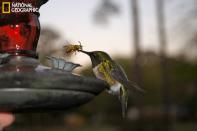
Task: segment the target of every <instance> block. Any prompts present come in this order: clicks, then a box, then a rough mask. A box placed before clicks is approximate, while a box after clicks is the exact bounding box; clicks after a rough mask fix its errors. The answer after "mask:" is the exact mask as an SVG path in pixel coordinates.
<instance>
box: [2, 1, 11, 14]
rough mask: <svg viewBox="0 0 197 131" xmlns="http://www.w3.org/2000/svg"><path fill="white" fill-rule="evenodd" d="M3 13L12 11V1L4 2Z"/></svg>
mask: <svg viewBox="0 0 197 131" xmlns="http://www.w3.org/2000/svg"><path fill="white" fill-rule="evenodd" d="M1 9H2V13H4V14H8V13H11V11H10V2H2V8H1Z"/></svg>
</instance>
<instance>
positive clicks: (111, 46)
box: [40, 0, 176, 63]
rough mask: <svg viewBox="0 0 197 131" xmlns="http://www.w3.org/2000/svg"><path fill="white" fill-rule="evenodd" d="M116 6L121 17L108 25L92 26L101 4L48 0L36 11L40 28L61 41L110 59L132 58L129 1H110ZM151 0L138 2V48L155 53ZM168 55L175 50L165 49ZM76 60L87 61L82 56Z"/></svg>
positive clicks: (96, 0)
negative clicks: (56, 34) (78, 44)
mask: <svg viewBox="0 0 197 131" xmlns="http://www.w3.org/2000/svg"><path fill="white" fill-rule="evenodd" d="M114 1H116V2H117V3H119V4H120V7H121V14H120V15H119V16H115V17H113V18H112V19H111V20H110V23H109V24H108V25H103V26H100V25H97V24H95V23H94V22H93V12H94V11H95V10H96V7H97V6H98V4H99V3H100V2H101V0H49V2H48V3H47V4H45V5H43V6H42V7H41V9H40V14H41V16H40V22H41V26H42V27H47V26H48V27H52V28H54V29H55V30H57V31H59V32H60V33H61V35H62V37H63V38H64V39H65V40H71V41H73V42H78V41H81V43H82V44H83V46H84V49H85V50H88V51H93V50H102V51H106V52H108V53H109V54H110V55H112V56H113V57H116V56H131V55H133V52H134V51H133V39H132V36H133V34H132V18H131V10H130V5H129V4H130V0H121V1H120V0H114ZM154 5H155V0H139V12H140V21H141V23H140V25H141V27H140V30H141V39H140V42H141V47H142V49H143V50H154V51H156V52H158V49H159V44H158V39H157V23H156V18H155V15H156V14H155V12H156V10H155V6H154ZM169 48H170V49H169V50H171V52H173V51H175V50H176V48H173V46H172V47H169ZM76 60H77V61H79V62H82V63H86V62H87V61H88V59H87V57H86V56H84V55H79V56H78V57H76Z"/></svg>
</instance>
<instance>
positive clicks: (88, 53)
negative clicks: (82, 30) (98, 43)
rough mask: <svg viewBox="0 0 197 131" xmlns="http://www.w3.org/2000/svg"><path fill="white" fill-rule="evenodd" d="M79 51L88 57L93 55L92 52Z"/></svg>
mask: <svg viewBox="0 0 197 131" xmlns="http://www.w3.org/2000/svg"><path fill="white" fill-rule="evenodd" d="M78 51H80V52H82V53H85V54H87V55H89V56H90V55H91V54H92V53H91V52H87V51H83V50H78Z"/></svg>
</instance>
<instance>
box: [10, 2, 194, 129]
mask: <svg viewBox="0 0 197 131" xmlns="http://www.w3.org/2000/svg"><path fill="white" fill-rule="evenodd" d="M40 14H41V16H40V22H41V26H42V31H41V37H40V40H39V46H38V49H37V51H38V52H39V55H40V61H41V62H42V63H45V62H46V61H45V59H44V58H45V56H46V55H52V56H58V57H62V58H65V59H67V60H69V61H73V62H76V63H80V64H81V65H83V67H82V68H80V69H78V70H76V73H78V74H81V75H85V76H92V77H94V76H93V73H92V71H91V68H90V67H91V66H90V65H91V63H90V59H89V58H88V56H86V55H83V54H81V53H78V54H76V55H75V54H74V55H73V56H72V57H71V56H65V55H64V53H63V52H62V51H63V50H62V45H65V44H66V43H69V42H71V43H77V42H78V41H81V43H82V45H83V48H84V50H87V51H93V50H102V51H106V52H108V53H109V54H110V55H111V56H112V57H113V59H115V60H116V61H118V62H119V63H120V64H121V65H122V66H123V68H124V69H125V71H126V74H127V75H128V77H129V79H131V80H133V81H136V82H137V83H138V84H139V85H140V86H141V87H143V88H144V89H145V90H146V91H147V93H146V94H145V95H144V96H132V95H131V96H130V98H129V104H128V111H127V117H126V118H125V119H123V118H122V117H121V108H120V103H119V101H118V98H116V97H114V96H111V95H108V94H107V93H106V92H103V93H102V94H100V95H99V96H97V97H96V98H95V99H94V100H92V101H91V102H89V103H87V104H86V105H83V106H81V107H79V108H77V109H71V110H69V111H64V112H50V113H33V114H16V116H17V118H16V122H15V124H14V125H13V126H12V127H10V128H8V129H7V130H8V131H27V130H28V131H43V130H44V131H65V130H68V131H69V130H72V131H125V130H128V131H131V130H132V131H185V130H187V131H196V130H197V103H196V101H197V24H196V23H197V1H196V0H94V1H93V0H83V1H82V0H81V1H79V0H49V2H48V3H47V4H46V5H44V6H42V8H41V9H40Z"/></svg>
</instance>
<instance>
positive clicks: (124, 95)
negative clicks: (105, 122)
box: [119, 86, 128, 118]
mask: <svg viewBox="0 0 197 131" xmlns="http://www.w3.org/2000/svg"><path fill="white" fill-rule="evenodd" d="M119 100H120V104H121V108H122V117H123V118H125V116H126V111H127V101H128V92H127V91H126V90H125V88H124V87H123V86H122V87H121V88H120V95H119Z"/></svg>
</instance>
